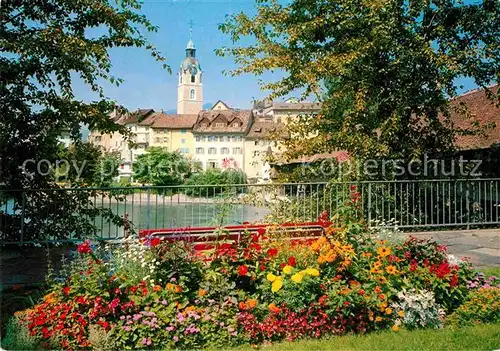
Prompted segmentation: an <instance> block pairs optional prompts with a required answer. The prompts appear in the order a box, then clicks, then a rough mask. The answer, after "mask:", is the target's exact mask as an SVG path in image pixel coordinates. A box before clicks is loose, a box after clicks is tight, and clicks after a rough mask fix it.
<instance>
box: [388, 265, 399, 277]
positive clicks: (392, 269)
mask: <svg viewBox="0 0 500 351" xmlns="http://www.w3.org/2000/svg"><path fill="white" fill-rule="evenodd" d="M385 271H386V272H387V273H389V274H391V275H394V274H397V273H398V270H397V268H396V267H394V266H392V265H391V266H387V267H385Z"/></svg>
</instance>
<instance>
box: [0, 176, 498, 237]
mask: <svg viewBox="0 0 500 351" xmlns="http://www.w3.org/2000/svg"><path fill="white" fill-rule="evenodd" d="M499 188H500V179H474V180H470V179H467V180H416V181H411V180H409V181H373V182H342V183H338V182H332V183H286V184H283V183H279V184H278V183H274V184H236V185H191V186H162V187H156V186H147V187H123V188H71V189H69V188H60V189H29V190H9V191H3V192H0V240H1V242H2V243H3V244H10V243H35V242H40V241H56V242H64V241H74V240H80V239H81V238H82V237H88V236H95V237H97V238H99V239H103V240H107V239H117V238H120V237H123V236H124V235H125V233H127V232H131V231H135V232H137V231H138V230H140V229H151V228H183V227H199V226H210V225H228V224H241V223H244V222H250V223H264V222H266V223H268V222H276V223H283V222H293V221H295V222H297V221H315V220H316V219H317V218H318V216H319V215H320V214H321V213H322V212H323V211H325V210H327V211H328V212H329V213H330V214H335V213H336V212H337V210H338V209H339V208H340V207H342V206H344V205H345V204H346V202H348V201H350V200H352V197H353V196H354V195H355V197H356V199H357V200H356V201H357V203H358V209H359V211H360V213H361V214H362V216H363V217H364V218H365V219H366V220H367V221H368V222H369V223H372V222H373V221H375V220H377V221H380V223H382V224H384V223H385V225H388V226H394V225H395V224H396V225H397V226H398V227H400V228H408V229H421V230H430V229H433V228H434V229H435V228H464V229H468V228H470V227H471V226H473V227H484V226H498V225H500V190H499Z"/></svg>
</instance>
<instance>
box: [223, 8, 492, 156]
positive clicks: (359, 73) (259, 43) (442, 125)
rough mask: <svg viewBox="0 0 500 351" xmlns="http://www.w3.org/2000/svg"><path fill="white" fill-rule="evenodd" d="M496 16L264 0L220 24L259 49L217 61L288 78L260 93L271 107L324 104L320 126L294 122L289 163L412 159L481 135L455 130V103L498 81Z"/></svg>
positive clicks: (488, 11) (485, 11) (231, 51)
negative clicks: (468, 91)
mask: <svg viewBox="0 0 500 351" xmlns="http://www.w3.org/2000/svg"><path fill="white" fill-rule="evenodd" d="M499 14H500V2H498V1H495V0H484V1H481V2H479V3H473V4H464V3H463V2H461V1H455V0H453V1H448V0H429V1H420V0H416V1H402V0H292V1H290V2H287V3H286V4H282V3H281V2H278V1H276V0H259V1H257V14H256V15H254V16H249V15H247V14H244V13H239V14H236V15H233V16H231V17H229V18H228V19H227V21H226V22H225V23H223V24H221V25H220V29H221V30H222V32H224V33H226V34H229V35H230V36H231V38H232V40H233V42H235V43H238V42H239V41H240V40H241V39H242V38H243V37H248V36H249V37H252V38H253V39H255V42H252V43H251V44H248V45H241V46H235V47H233V48H222V49H219V50H218V54H219V55H222V56H233V57H234V59H235V61H236V63H237V64H238V68H236V69H235V70H233V71H232V72H231V73H232V74H233V75H241V74H244V73H253V74H256V75H260V74H262V73H264V72H265V71H267V70H271V71H275V70H278V71H281V72H283V77H282V78H281V79H279V80H278V81H274V82H268V83H266V84H263V85H262V88H263V89H266V90H270V91H271V96H270V97H271V98H274V97H279V96H285V95H287V94H288V93H290V92H293V91H295V90H297V89H302V90H303V92H304V94H303V96H310V95H313V96H315V97H317V98H318V99H319V100H321V101H322V102H323V109H322V113H321V114H320V115H319V116H318V117H313V116H305V117H304V118H302V119H300V120H299V121H298V123H292V125H291V127H290V128H291V133H292V134H293V135H295V136H296V137H294V138H291V139H290V140H288V141H286V142H285V144H286V145H285V146H286V149H287V150H288V152H289V153H292V154H291V155H290V157H291V158H293V157H296V156H297V154H312V153H321V152H331V151H333V150H338V149H343V150H347V151H349V153H350V154H351V155H352V156H354V157H362V158H366V157H374V156H375V155H376V156H379V157H381V156H382V157H387V156H389V157H394V158H402V159H404V160H410V159H413V158H417V157H420V156H421V155H422V154H423V153H432V154H434V155H436V154H438V155H444V154H447V153H449V152H451V151H453V142H454V139H455V137H456V135H457V134H458V133H471V132H474V131H465V130H460V129H458V128H455V127H454V126H453V124H452V123H451V120H450V105H449V100H450V99H452V98H454V97H455V96H456V95H457V90H458V89H459V88H460V85H459V84H458V83H457V79H459V78H469V79H472V80H473V81H474V82H475V84H477V85H478V86H480V87H483V88H486V87H487V86H488V85H489V84H491V83H492V82H495V81H497V80H498V78H499V76H500V60H499V58H500V52H499V51H500V45H499V43H500V35H499V33H498V23H499V20H500V16H499ZM245 43H248V41H246V40H245ZM490 98H492V99H498V96H496V97H494V96H493V95H492V94H491V92H490ZM461 110H462V113H466V111H465V110H463V109H461ZM312 135H314V137H311V136H312Z"/></svg>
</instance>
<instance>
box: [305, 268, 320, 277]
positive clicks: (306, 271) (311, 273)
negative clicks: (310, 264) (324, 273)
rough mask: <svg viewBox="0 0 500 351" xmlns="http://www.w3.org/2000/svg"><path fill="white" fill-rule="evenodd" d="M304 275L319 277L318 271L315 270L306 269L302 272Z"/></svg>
mask: <svg viewBox="0 0 500 351" xmlns="http://www.w3.org/2000/svg"><path fill="white" fill-rule="evenodd" d="M303 272H304V273H306V274H309V275H311V276H313V277H318V276H319V271H318V270H317V269H316V268H307V269H305V270H303Z"/></svg>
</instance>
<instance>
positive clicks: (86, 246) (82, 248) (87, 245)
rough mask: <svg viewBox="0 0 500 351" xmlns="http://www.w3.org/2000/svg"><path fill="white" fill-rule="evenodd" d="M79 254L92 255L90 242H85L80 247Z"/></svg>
mask: <svg viewBox="0 0 500 351" xmlns="http://www.w3.org/2000/svg"><path fill="white" fill-rule="evenodd" d="M78 252H79V253H81V254H87V253H88V254H89V253H92V249H91V248H90V241H89V240H85V241H84V242H83V243H82V244H80V245H78Z"/></svg>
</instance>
